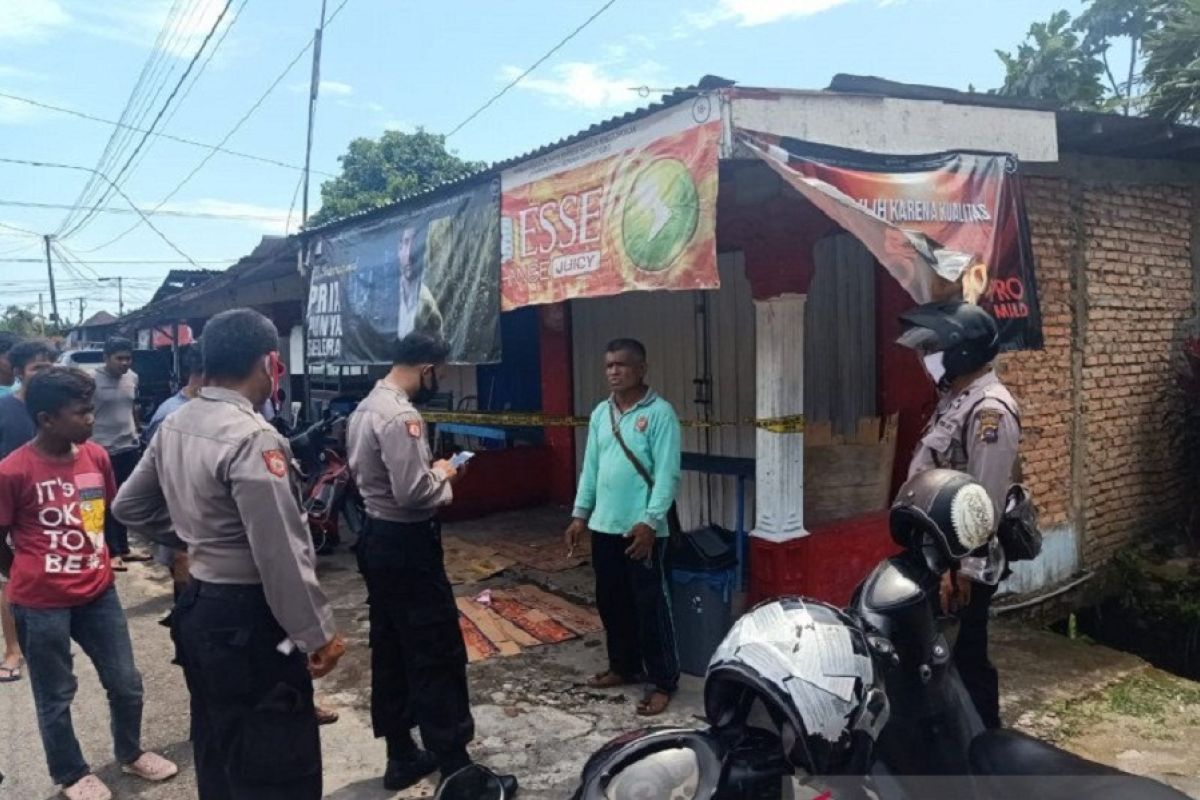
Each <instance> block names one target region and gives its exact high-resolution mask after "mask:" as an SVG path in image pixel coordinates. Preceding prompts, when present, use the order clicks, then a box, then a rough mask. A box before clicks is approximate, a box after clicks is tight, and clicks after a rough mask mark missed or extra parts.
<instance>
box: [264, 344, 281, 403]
mask: <svg viewBox="0 0 1200 800" xmlns="http://www.w3.org/2000/svg"><path fill="white" fill-rule="evenodd" d="M263 368H264V369H266V371H267V375H268V376H270V378H271V394H270V396H269V397H268V398H267V399H268V400H270V401H271V402H272V403H276V404H277V403H278V400H279V388H280V384H281V383H282V382H283V376H284V375H285V374H286V373H287V368H286V367H284V365H283V362H282V361H280V360H279V353H276V352H274V351H272V352H270V353H267V355H266V356H265V357H264V358H263Z"/></svg>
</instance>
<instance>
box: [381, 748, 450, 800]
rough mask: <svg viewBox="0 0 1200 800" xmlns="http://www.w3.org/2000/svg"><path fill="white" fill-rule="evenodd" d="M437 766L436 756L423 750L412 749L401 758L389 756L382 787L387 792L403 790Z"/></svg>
mask: <svg viewBox="0 0 1200 800" xmlns="http://www.w3.org/2000/svg"><path fill="white" fill-rule="evenodd" d="M437 768H438V760H437V758H436V757H435V756H433V755H431V754H429V753H426V752H425V751H424V750H414V751H413V752H412V753H410V754H408V755H406V756H404V757H401V758H389V759H388V762H387V771H386V772H384V773H383V788H385V789H387V790H388V791H389V792H400V791H403V790H405V789H407V788H408V787H410V786H413V785H414V784H416V783H417V782H418V781H420V780H421V779H422V778H424V777H425V776H426V775H428V774H429V773H431V772H433V771H434V770H436V769H437Z"/></svg>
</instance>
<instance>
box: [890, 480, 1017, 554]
mask: <svg viewBox="0 0 1200 800" xmlns="http://www.w3.org/2000/svg"><path fill="white" fill-rule="evenodd" d="M889 527H890V528H891V533H892V539H893V540H894V541H895V542H896V544H898V545H900V546H901V547H903V548H904V549H905V550H907V551H909V552H913V553H920V554H922V555H923V556H924V557H925V562H926V564H928V566H929V568H930V569H931V570H933V571H934V572H935V573H937V574H940V573H942V572H945V571H946V570H947V569H949V568H950V567H951V566H954V565H955V564H956V563H957V562H958V560H959V559H961V558H963V557H965V556H967V555H969V554H970V553H971V552H972V551H974V550H977V549H978V548H980V547H982V546H984V545H985V544H987V543H988V541H989V540H990V539H991V537H992V534H993V533H994V532H995V529H996V511H995V508H994V507H993V506H992V500H991V498H990V497H989V496H988V493H987V490H986V489H984V488H983V486H981V485H980V484H979V482H978V481H976V480H975V479H974V478H972V477H971V476H970V475H968V474H966V473H965V472H959V471H957V470H953V469H931V470H927V471H925V472H921V473H919V474H917V475H914V476H913V477H912V478H909V479H908V481H907V482H905V484H904V485H903V486H901V487H900V491H899V493H898V494H897V495H896V500H895V502H894V503H892V510H891V513H890V517H889Z"/></svg>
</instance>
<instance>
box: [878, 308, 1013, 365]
mask: <svg viewBox="0 0 1200 800" xmlns="http://www.w3.org/2000/svg"><path fill="white" fill-rule="evenodd" d="M900 325H901V327H902V329H903V332H902V333H901V334H900V338H899V339H897V340H896V344H899V345H902V346H904V347H910V348H912V349H913V350H917V351H919V352H922V353H942V354H943V355H942V365H943V367H944V368H945V370H946V378H947V379H948V380H953V379H955V378H957V377H958V376H960V375H969V374H970V373H972V372H974V371H975V370H977V369H979V368H980V367H982V366H985V365H986V364H989V363H991V361H992V360H993V359H994V358H995V357H996V354H997V353H999V352H1000V329H999V328H997V327H996V320H994V319H992V315H991V314H989V313H988V312H986V311H984V310H983V309H982V308H980V307H979V306H977V305H972V304H971V303H964V302H961V301H958V302H952V303H926V304H925V305H921V306H917V307H916V308H913V309H910V310H909V311H906V312H904V313H903V314H901V315H900Z"/></svg>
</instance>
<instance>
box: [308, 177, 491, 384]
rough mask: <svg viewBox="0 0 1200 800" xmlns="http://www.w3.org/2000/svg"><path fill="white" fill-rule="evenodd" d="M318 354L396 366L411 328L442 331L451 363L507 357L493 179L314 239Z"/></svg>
mask: <svg viewBox="0 0 1200 800" xmlns="http://www.w3.org/2000/svg"><path fill="white" fill-rule="evenodd" d="M310 253H311V256H310V258H311V264H312V287H311V289H310V290H309V296H308V314H307V324H308V358H309V361H312V362H316V363H322V362H324V363H329V364H387V363H391V354H392V346H393V344H394V343H395V342H396V340H397V339H399V338H402V337H403V336H405V335H406V334H408V333H409V332H410V331H413V330H419V331H423V332H426V333H429V334H432V335H435V336H441V337H443V338H444V339H446V341H447V342H448V343H449V344H450V358H449V360H450V363H454V364H486V363H492V362H495V361H499V360H500V191H499V182H498V181H497V180H492V181H489V182H486V183H483V184H480V185H478V186H474V187H470V188H467V189H464V190H463V191H462V192H459V193H457V194H454V195H452V196H450V197H446V198H443V199H439V200H434V201H431V202H429V203H426V204H423V205H420V206H416V207H412V208H401V209H398V210H397V211H396V212H395V213H393V214H389V215H388V216H386V217H383V218H375V219H370V220H368V221H365V222H362V223H358V224H355V223H350V224H348V225H346V226H344V227H341V228H337V229H335V230H333V231H332V232H330V233H329V234H328V235H325V236H319V235H318V236H317V237H315V238H314V240H313V241H312V242H311V244H310Z"/></svg>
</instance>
